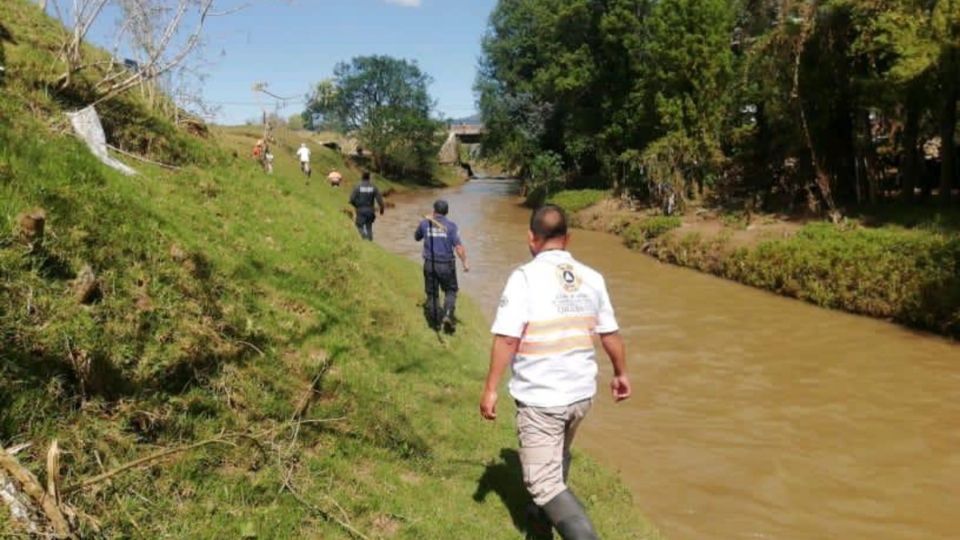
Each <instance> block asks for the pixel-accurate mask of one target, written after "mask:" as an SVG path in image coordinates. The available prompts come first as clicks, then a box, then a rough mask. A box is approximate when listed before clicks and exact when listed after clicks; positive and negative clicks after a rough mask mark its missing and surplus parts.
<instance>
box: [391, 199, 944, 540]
mask: <svg viewBox="0 0 960 540" xmlns="http://www.w3.org/2000/svg"><path fill="white" fill-rule="evenodd" d="M440 193H441V192H432V193H418V194H416V195H408V196H395V197H393V198H392V199H391V200H392V201H393V202H394V203H395V204H396V205H397V206H396V208H394V209H391V211H389V212H388V213H387V215H386V216H384V218H381V219H380V220H379V221H378V222H377V225H376V234H377V235H378V238H377V240H378V242H380V243H381V244H382V245H383V246H385V247H387V248H388V249H390V250H391V251H395V252H397V253H401V254H403V255H406V256H409V257H410V258H414V259H419V254H420V245H419V244H416V243H414V242H413V239H412V235H413V229H414V227H415V226H416V223H417V221H418V216H422V215H423V214H424V213H426V212H428V211H429V210H430V206H431V203H432V201H433V199H434V198H435V197H437V196H438V195H439V194H440ZM442 196H443V197H444V198H446V199H447V200H449V201H450V206H451V212H450V217H451V218H452V219H453V220H454V221H456V222H457V223H459V224H460V227H461V229H462V231H463V232H462V235H463V237H464V242H465V244H466V246H467V248H468V250H469V252H470V258H471V263H472V266H473V271H472V272H471V273H470V274H468V275H463V274H461V288H462V290H463V292H464V293H466V294H468V295H470V296H471V297H473V298H474V299H475V300H476V301H478V302H479V303H480V305H481V307H482V308H483V309H484V311H485V312H486V313H487V314H488V316H492V314H493V313H494V310H495V307H496V302H497V299H498V298H499V297H500V291H501V288H502V286H503V284H504V282H505V280H506V278H507V276H508V274H509V272H510V271H511V270H512V269H513V268H515V267H516V266H518V265H519V264H521V263H523V262H525V261H527V260H529V254H528V252H527V249H526V246H525V234H526V233H525V231H526V226H527V219H528V215H529V214H528V212H527V211H526V210H524V209H522V208H520V207H519V206H518V205H517V200H516V197H515V184H514V183H512V182H509V181H504V180H477V181H473V182H470V183H468V184H467V185H465V186H464V187H462V188H457V189H452V190H445V191H443V192H442ZM571 251H572V252H573V253H574V256H576V257H577V258H578V259H580V260H581V261H583V262H585V263H587V264H589V265H591V266H593V267H594V268H596V269H597V270H599V271H600V272H602V273H603V274H604V275H605V276H606V278H607V282H608V286H609V289H610V294H611V296H612V299H613V302H614V305H615V307H616V310H617V317H618V319H619V322H620V325H621V327H622V331H623V334H624V336H625V338H626V341H627V347H628V352H629V364H630V370H631V375H632V378H633V383H634V397H633V398H632V399H631V400H630V401H628V402H626V403H624V404H621V405H614V404H612V403H611V400H610V399H609V397H608V396H607V395H603V396H601V397H602V399H599V400H598V405H597V406H596V408H595V409H594V411H593V412H592V414H591V416H590V417H589V418H588V420H587V422H586V424H585V427H584V429H583V432H582V433H581V435H580V436H579V438H578V442H577V445H578V446H579V448H580V449H581V450H583V451H585V452H587V453H588V454H590V455H591V456H593V457H594V458H596V459H597V460H599V461H601V462H602V463H604V464H606V465H607V466H609V467H611V468H613V469H615V470H618V471H619V472H620V474H621V476H622V478H623V480H624V482H625V483H626V484H627V485H628V486H629V487H630V489H631V491H632V493H633V495H634V501H635V503H636V508H637V510H638V511H639V512H642V513H643V514H644V515H646V516H647V517H649V518H650V519H651V520H652V521H653V522H654V523H655V524H656V525H657V526H658V527H659V528H660V529H661V531H663V533H664V534H665V536H666V537H667V538H671V539H706V538H709V539H723V540H726V539H834V538H836V539H882V540H938V539H942V540H947V539H958V538H960V345H957V344H955V343H952V342H949V341H947V340H944V339H940V338H937V337H932V336H929V335H925V334H920V333H916V332H913V331H910V330H907V329H904V328H901V327H899V326H896V325H893V324H889V323H885V322H882V321H876V320H871V319H868V318H863V317H856V316H852V315H847V314H843V313H839V312H833V311H827V310H823V309H819V308H816V307H814V306H811V305H807V304H804V303H801V302H798V301H794V300H789V299H785V298H780V297H777V296H774V295H771V294H767V293H765V292H762V291H759V290H755V289H751V288H748V287H744V286H741V285H737V284H735V283H730V282H726V281H723V280H720V279H717V278H714V277H711V276H707V275H703V274H699V273H697V272H693V271H690V270H685V269H681V268H676V267H672V266H668V265H663V264H660V263H658V262H656V261H655V260H654V259H652V258H649V257H646V256H644V255H641V254H638V253H634V252H631V251H629V250H627V249H626V248H624V247H623V246H622V245H621V243H620V241H619V239H618V238H616V237H613V236H610V235H606V234H600V233H593V232H587V231H575V232H574V236H573V242H572V245H571ZM603 362H606V360H605V358H604V359H603ZM609 373H610V369H609V365H606V364H602V367H601V376H602V377H603V379H604V380H603V381H601V383H602V384H603V385H602V386H601V388H602V389H605V388H606V385H605V383H606V380H608V378H609ZM481 384H482V382H481V381H477V385H478V386H477V389H478V392H479V389H480V385H481ZM574 474H576V472H575V471H574Z"/></svg>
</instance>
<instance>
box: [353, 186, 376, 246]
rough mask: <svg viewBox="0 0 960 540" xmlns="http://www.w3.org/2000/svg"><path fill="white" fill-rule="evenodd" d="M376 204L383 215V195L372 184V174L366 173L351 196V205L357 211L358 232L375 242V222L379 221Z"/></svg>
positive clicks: (364, 237) (365, 238)
mask: <svg viewBox="0 0 960 540" xmlns="http://www.w3.org/2000/svg"><path fill="white" fill-rule="evenodd" d="M374 203H376V205H377V206H379V207H380V215H381V216H382V215H383V208H384V206H383V195H380V190H379V189H377V186H375V185H373V183H372V182H370V173H368V172H364V173H363V179H362V180H361V181H360V184H359V185H358V186H357V187H355V188H353V193H351V194H350V204H351V205H353V207H354V208H355V209H356V224H357V230H358V231H360V236H361V237H362V238H363V239H364V240H371V241H372V240H373V222H374V221H376V219H377V213H376V212H375V208H374Z"/></svg>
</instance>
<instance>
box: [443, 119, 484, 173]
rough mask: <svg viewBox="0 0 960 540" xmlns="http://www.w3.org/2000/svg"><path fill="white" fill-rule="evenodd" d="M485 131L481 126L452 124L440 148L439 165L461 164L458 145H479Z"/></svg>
mask: <svg viewBox="0 0 960 540" xmlns="http://www.w3.org/2000/svg"><path fill="white" fill-rule="evenodd" d="M484 133H486V130H485V129H484V127H483V126H482V125H475V124H454V125H451V126H450V129H449V130H448V131H447V140H446V142H444V143H443V146H442V147H441V148H440V156H439V159H440V163H442V164H444V165H457V164H461V163H460V161H461V159H460V145H463V144H480V142H481V141H482V140H483V135H484Z"/></svg>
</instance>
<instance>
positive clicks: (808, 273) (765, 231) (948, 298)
mask: <svg viewBox="0 0 960 540" xmlns="http://www.w3.org/2000/svg"><path fill="white" fill-rule="evenodd" d="M597 199H598V197H597V192H594V191H590V192H563V193H559V194H557V195H556V196H555V197H554V199H553V200H554V201H556V202H557V203H558V204H561V205H563V206H566V207H567V208H570V210H571V211H572V212H574V214H575V219H576V222H577V224H578V225H579V226H582V227H584V228H589V229H595V230H603V231H607V232H611V233H614V234H618V235H620V236H622V237H623V238H624V242H625V243H626V244H627V245H628V246H629V247H631V248H632V249H636V250H638V251H642V252H645V253H648V254H650V255H652V256H654V257H657V258H658V259H660V260H662V261H665V262H669V263H672V264H677V265H680V266H686V267H690V268H695V269H697V270H701V271H704V272H709V273H711V274H715V275H718V276H721V277H724V278H727V279H732V280H734V281H738V282H741V283H745V284H747V285H752V286H754V287H759V288H762V289H766V290H769V291H772V292H775V293H777V294H782V295H784V296H789V297H793V298H798V299H801V300H805V301H808V302H811V303H814V304H817V305H819V306H823V307H828V308H833V309H841V310H845V311H850V312H853V313H858V314H862V315H869V316H872V317H878V318H883V319H890V320H893V321H896V322H899V323H901V324H904V325H907V326H911V327H915V328H919V329H923V330H928V331H932V332H937V333H940V334H944V335H947V336H952V337H955V338H960V227H958V225H960V219H958V218H960V212H958V211H957V210H956V209H948V210H944V209H940V208H938V207H935V206H931V207H929V208H916V207H910V208H906V209H905V208H897V207H881V208H877V209H872V210H871V211H865V212H862V213H861V214H859V215H857V216H855V217H853V218H851V219H848V220H846V221H844V222H843V223H841V224H837V225H834V224H831V223H825V222H818V221H811V222H796V221H791V220H788V219H784V218H782V217H777V216H769V215H768V216H748V215H747V214H742V213H741V214H734V213H714V212H709V211H703V212H695V213H690V215H687V216H685V217H683V218H678V217H664V216H659V215H656V214H654V213H651V212H646V211H628V210H624V209H622V208H620V207H619V205H618V204H617V203H615V202H614V201H611V200H606V199H605V200H602V201H598V200H597ZM585 200H586V201H590V202H593V204H591V205H589V206H587V205H584V204H583V202H584V201H585Z"/></svg>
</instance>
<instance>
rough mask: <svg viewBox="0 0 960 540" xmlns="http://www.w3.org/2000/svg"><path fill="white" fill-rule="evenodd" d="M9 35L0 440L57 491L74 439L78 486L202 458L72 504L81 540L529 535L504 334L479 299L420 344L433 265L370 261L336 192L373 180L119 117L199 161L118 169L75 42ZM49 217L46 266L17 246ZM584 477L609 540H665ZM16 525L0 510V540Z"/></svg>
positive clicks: (334, 157) (118, 481)
mask: <svg viewBox="0 0 960 540" xmlns="http://www.w3.org/2000/svg"><path fill="white" fill-rule="evenodd" d="M0 21H2V22H3V24H4V26H5V27H6V30H7V31H8V32H9V33H10V34H11V39H10V40H8V41H7V42H5V43H4V45H5V51H4V52H5V55H6V60H7V64H6V66H7V79H6V82H5V84H6V86H5V87H4V88H2V93H0V117H2V118H3V120H4V121H3V122H2V123H0V446H3V447H6V448H10V447H11V446H13V445H15V444H19V443H29V444H31V445H32V446H30V447H29V448H27V449H25V450H23V451H21V452H20V453H19V454H17V459H18V460H19V461H20V462H21V463H22V464H23V465H24V466H26V467H27V468H29V469H30V470H32V471H33V472H34V473H35V474H37V475H38V476H39V477H40V479H41V481H45V480H46V476H47V475H46V473H45V470H46V469H45V458H46V452H47V448H48V447H49V445H50V443H51V442H52V441H53V440H57V441H58V443H59V447H60V448H61V450H62V454H61V466H60V475H61V478H60V481H59V484H60V486H61V488H68V487H69V486H74V485H76V484H78V483H79V482H82V481H83V480H85V479H90V478H92V477H95V476H96V475H98V474H100V473H101V472H103V471H111V470H113V469H115V468H117V467H120V466H122V465H123V464H126V463H129V462H131V461H133V460H136V459H138V458H142V457H144V456H147V455H150V454H152V453H154V452H157V451H163V450H174V449H183V451H180V452H178V453H175V454H172V455H170V456H168V457H165V458H163V459H161V460H158V461H155V462H151V463H150V464H147V465H145V466H140V467H134V468H132V469H130V470H126V471H124V472H122V473H119V474H117V475H115V476H112V477H110V478H109V479H105V480H103V481H99V482H97V483H95V484H93V485H91V486H88V487H84V488H82V489H78V490H76V491H71V492H69V493H65V495H64V497H63V502H64V503H65V504H66V505H69V506H71V507H73V508H75V509H76V510H77V515H78V518H77V521H76V523H77V525H76V527H77V529H76V530H77V531H78V533H79V534H80V536H81V537H84V538H88V537H89V538H97V537H104V538H107V537H109V538H118V537H122V538H340V537H350V536H353V537H368V538H386V537H398V538H418V539H419V538H451V537H457V538H490V539H494V538H505V539H506V538H518V537H521V536H522V535H521V533H520V532H519V531H520V530H521V529H522V528H523V527H524V520H523V506H524V504H525V503H526V498H525V496H524V495H523V488H522V485H521V483H520V478H519V470H518V469H517V467H516V454H515V452H514V451H513V450H512V448H514V446H515V442H514V437H513V434H512V427H511V422H510V420H509V419H510V417H511V415H510V411H509V409H510V405H509V403H507V401H508V400H505V402H504V404H503V407H504V410H503V418H504V420H502V421H500V422H499V423H497V424H494V425H491V424H483V423H481V422H480V421H479V419H478V415H477V413H476V410H475V409H476V399H477V398H478V391H479V385H480V384H481V380H482V377H483V374H484V372H485V368H486V349H487V346H488V337H487V334H486V329H487V325H486V322H485V321H484V320H483V318H482V316H481V315H480V314H479V312H478V310H477V309H475V308H474V307H473V306H471V305H470V304H469V302H467V305H466V306H465V307H464V309H463V310H462V312H461V313H462V316H463V317H464V324H463V325H462V327H461V329H460V332H459V333H458V334H457V335H456V336H454V337H452V338H449V339H446V340H444V341H440V340H438V338H437V336H436V335H435V334H433V333H431V332H429V331H428V330H427V329H426V328H425V324H424V323H423V320H422V316H421V311H420V308H419V305H418V303H419V302H420V297H421V284H420V277H419V272H418V269H417V268H416V266H415V265H414V264H413V263H411V262H408V261H406V260H403V259H401V258H399V257H395V256H392V255H390V254H388V253H386V252H385V251H383V250H382V249H380V248H378V247H377V246H375V245H372V244H368V243H362V242H360V241H359V239H358V238H357V234H356V232H355V230H354V229H353V226H352V223H351V221H350V219H349V218H348V217H347V216H346V215H345V214H344V209H345V207H346V193H347V189H343V190H333V189H331V188H329V187H327V186H326V185H325V182H324V181H323V176H325V173H324V171H323V169H324V168H325V167H336V168H339V169H341V171H342V172H344V173H345V176H346V179H347V181H348V182H353V181H355V179H356V177H357V174H358V170H357V169H355V168H352V167H350V165H349V164H347V163H344V162H343V161H342V159H341V158H340V156H339V154H337V153H335V152H333V151H331V150H328V149H325V148H322V147H319V146H316V147H314V164H315V165H314V167H315V171H317V172H318V174H317V175H315V177H314V179H313V180H312V181H310V182H306V181H305V179H304V178H303V177H302V176H300V175H299V173H298V172H297V169H296V163H295V162H294V160H293V157H292V152H286V151H283V152H279V151H278V152H277V171H276V174H275V175H274V176H272V177H267V176H265V175H263V174H262V173H261V172H260V171H259V170H258V169H257V168H256V166H255V165H254V164H253V163H252V162H251V161H250V160H248V159H245V156H246V155H247V154H248V152H249V149H250V146H251V145H252V143H253V138H252V135H251V134H248V133H244V132H243V130H242V129H236V130H233V129H231V130H227V131H221V130H216V129H215V130H212V131H211V132H210V133H209V134H208V135H207V136H206V137H205V138H204V137H197V136H193V135H188V134H186V133H184V132H182V131H180V130H178V129H176V128H174V127H173V126H172V125H170V124H169V123H167V122H166V121H165V120H163V119H162V118H159V117H156V116H154V115H152V114H151V113H149V112H148V111H147V110H146V109H145V108H144V107H143V105H142V104H141V103H139V102H138V101H136V100H135V99H124V100H120V101H119V102H118V103H117V104H115V105H112V106H111V107H112V108H111V109H109V110H108V111H107V112H106V113H105V114H104V121H105V124H107V129H108V132H109V133H111V136H113V135H114V134H118V136H122V138H121V139H120V140H122V141H124V144H126V145H127V148H128V149H131V150H136V149H138V148H139V147H138V146H136V144H135V142H136V141H142V140H144V138H147V139H149V140H150V141H152V142H151V143H150V144H148V145H147V146H146V147H147V148H149V155H150V156H151V157H154V158H156V159H158V160H161V161H165V162H172V163H174V164H176V165H178V166H180V167H181V168H180V169H179V170H168V169H163V168H160V167H156V166H152V165H145V164H142V163H136V162H131V164H132V165H133V166H134V167H136V168H137V169H138V170H139V171H140V173H141V174H140V175H138V176H135V177H129V178H128V177H123V176H120V175H119V174H117V173H114V172H112V171H110V170H108V169H106V168H105V167H103V166H101V165H100V164H99V163H97V162H96V161H95V160H94V159H93V158H92V157H91V156H90V155H89V153H88V152H87V150H86V149H85V148H84V147H83V146H82V145H81V144H80V143H79V142H77V141H76V140H75V139H73V138H72V137H70V136H68V135H65V134H62V132H61V128H63V127H64V124H63V120H62V116H61V115H62V111H63V109H64V108H66V107H69V106H71V105H73V103H72V102H70V100H69V99H68V97H66V96H58V95H55V94H52V93H49V92H47V91H46V90H45V88H47V86H46V83H49V82H50V81H49V80H48V79H47V77H50V76H52V74H53V73H55V70H52V69H48V68H47V67H46V66H49V65H51V64H54V65H55V63H54V61H53V55H54V53H55V51H56V47H55V46H53V44H54V42H55V37H56V36H57V34H58V33H59V32H61V30H60V29H59V27H56V26H55V25H53V23H52V22H51V21H49V20H48V19H47V18H46V17H44V16H43V15H42V14H40V13H39V10H38V9H37V8H36V7H34V6H33V5H32V4H31V3H28V2H27V1H26V0H15V1H13V2H5V3H3V5H2V6H0ZM118 111H122V114H121V113H120V112H118ZM51 126H52V127H51ZM281 137H282V140H281V141H280V142H279V147H282V148H284V149H287V147H291V148H292V147H293V146H295V145H296V144H298V143H299V139H298V135H297V134H287V135H282V136H281ZM234 152H236V155H238V156H239V157H234ZM321 173H324V174H321ZM383 186H384V187H387V186H386V184H383ZM33 208H42V209H43V210H44V211H45V213H46V230H45V235H44V240H43V241H42V242H38V243H37V244H36V246H35V247H33V248H32V249H31V248H30V247H29V246H28V245H26V244H24V243H23V242H21V241H20V240H19V239H18V238H17V237H18V233H17V232H15V231H17V230H18V228H19V226H18V221H19V220H18V214H19V213H20V212H22V211H24V210H29V209H33ZM83 275H86V276H90V277H91V278H92V279H90V280H89V281H88V283H92V284H95V286H94V287H92V289H90V291H91V294H90V295H87V296H86V298H83V299H82V300H81V299H79V298H78V294H77V292H76V291H77V289H78V286H79V284H80V283H82V282H83V279H80V278H81V276H83ZM205 442H210V444H205V445H204V446H200V447H196V448H191V449H185V447H187V446H190V445H196V444H200V443H205ZM579 461H580V463H578V468H577V469H576V472H575V473H574V475H573V478H572V483H573V485H574V487H575V488H576V489H577V490H578V491H579V492H580V494H581V495H582V496H583V498H584V500H585V501H586V502H587V505H588V507H589V509H590V512H591V514H592V515H593V516H594V517H595V518H596V521H597V523H598V527H599V529H600V531H601V532H602V533H603V535H604V537H606V538H654V537H656V534H655V533H654V532H651V530H650V528H649V526H648V525H647V524H646V523H645V522H644V521H643V520H642V518H640V517H639V516H637V515H636V513H635V512H634V510H633V505H632V502H631V499H630V495H629V493H628V492H627V491H626V490H625V488H624V487H622V485H621V484H620V483H619V482H618V481H617V480H616V479H615V477H614V475H612V474H611V473H610V472H608V471H604V470H602V469H601V468H599V467H597V466H595V465H594V464H593V463H591V462H590V461H589V460H588V459H585V458H582V457H581V458H580V459H579ZM37 520H38V521H39V522H40V523H41V524H43V519H39V518H38V519H37ZM20 527H21V526H20V525H18V524H16V523H14V522H12V521H11V520H10V519H9V516H8V515H7V509H6V507H5V505H0V536H7V535H12V536H17V535H21V536H23V535H24V534H23V529H22V528H20ZM351 531H353V532H351Z"/></svg>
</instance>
